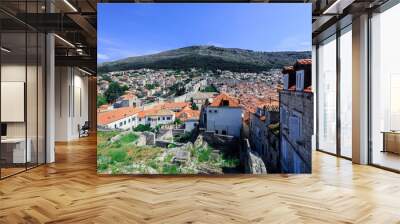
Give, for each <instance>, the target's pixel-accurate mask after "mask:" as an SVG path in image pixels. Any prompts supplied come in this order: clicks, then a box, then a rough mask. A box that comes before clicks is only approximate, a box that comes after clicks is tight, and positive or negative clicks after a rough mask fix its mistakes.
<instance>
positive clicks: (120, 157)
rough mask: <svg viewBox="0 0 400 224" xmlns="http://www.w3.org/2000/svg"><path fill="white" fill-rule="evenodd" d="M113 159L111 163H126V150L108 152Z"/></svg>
mask: <svg viewBox="0 0 400 224" xmlns="http://www.w3.org/2000/svg"><path fill="white" fill-rule="evenodd" d="M108 154H109V155H110V157H111V163H113V162H124V161H125V159H126V157H127V152H126V150H125V149H112V150H110V151H109V152H108Z"/></svg>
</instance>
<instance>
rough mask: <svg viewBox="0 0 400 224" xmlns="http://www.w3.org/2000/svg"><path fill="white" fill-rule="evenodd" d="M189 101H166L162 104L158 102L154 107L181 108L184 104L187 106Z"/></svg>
mask: <svg viewBox="0 0 400 224" xmlns="http://www.w3.org/2000/svg"><path fill="white" fill-rule="evenodd" d="M189 104H190V103H189V102H167V103H163V104H159V105H157V106H154V108H161V109H169V110H172V109H180V110H182V109H183V108H185V107H186V106H189Z"/></svg>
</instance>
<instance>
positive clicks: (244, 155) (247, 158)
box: [240, 139, 267, 174]
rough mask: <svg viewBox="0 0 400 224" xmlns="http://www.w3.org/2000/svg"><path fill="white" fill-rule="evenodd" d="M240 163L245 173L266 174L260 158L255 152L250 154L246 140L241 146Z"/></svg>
mask: <svg viewBox="0 0 400 224" xmlns="http://www.w3.org/2000/svg"><path fill="white" fill-rule="evenodd" d="M242 145H243V146H242V150H241V156H240V157H241V159H240V160H241V161H242V163H243V165H244V168H245V172H246V173H250V174H266V173H267V169H266V167H265V164H264V162H263V160H262V159H261V157H260V156H259V155H258V153H257V152H252V151H251V147H250V143H249V141H248V139H245V140H244V142H243V144H242Z"/></svg>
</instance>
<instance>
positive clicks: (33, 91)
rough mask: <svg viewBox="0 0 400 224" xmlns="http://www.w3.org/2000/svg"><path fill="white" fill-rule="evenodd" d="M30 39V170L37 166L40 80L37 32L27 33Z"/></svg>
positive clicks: (27, 86) (28, 115)
mask: <svg viewBox="0 0 400 224" xmlns="http://www.w3.org/2000/svg"><path fill="white" fill-rule="evenodd" d="M27 38H28V42H27V43H28V46H27V47H28V51H27V52H28V57H27V58H28V63H27V81H26V89H27V95H26V106H27V107H26V112H27V144H28V145H27V146H28V147H27V149H28V151H29V150H30V151H31V153H28V155H30V157H31V158H30V160H28V164H27V166H28V168H30V167H34V166H36V165H37V158H38V154H37V153H38V152H37V150H38V147H37V146H38V143H37V132H38V130H37V127H38V123H37V122H38V119H37V109H38V108H37V98H38V96H37V79H38V77H37V76H38V72H39V71H38V67H37V64H38V56H37V54H38V49H37V46H38V36H37V33H36V32H29V33H27Z"/></svg>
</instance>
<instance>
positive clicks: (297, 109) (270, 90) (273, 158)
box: [98, 59, 313, 174]
mask: <svg viewBox="0 0 400 224" xmlns="http://www.w3.org/2000/svg"><path fill="white" fill-rule="evenodd" d="M117 90H118V91H117ZM117 92H118V93H117ZM98 94H99V95H98V130H99V138H100V141H99V142H100V143H99V144H101V145H100V148H101V149H103V150H99V155H98V163H99V164H100V166H99V172H103V173H126V172H129V173H152V174H157V173H163V174H178V173H188V174H191V173H194V174H196V173H203V174H222V173H229V172H232V173H256V174H263V173H281V172H285V173H310V172H311V154H310V153H311V151H310V149H311V135H312V134H313V132H312V130H313V119H312V118H313V106H312V105H313V104H312V102H313V99H312V98H313V95H312V92H311V60H310V59H302V60H297V61H296V63H295V64H293V65H290V66H286V67H284V68H282V69H272V70H270V71H266V72H261V73H241V72H231V71H221V70H217V71H204V70H199V69H195V68H192V69H190V70H177V69H158V70H154V69H137V70H128V71H115V72H109V73H105V74H102V75H101V76H100V78H99V79H98ZM99 99H100V102H99ZM304 127H307V128H309V129H305V128H304ZM129 136H130V137H129ZM128 137H129V138H128ZM124 139H125V140H126V139H130V140H129V141H128V142H125V143H129V144H133V145H134V147H133V148H135V147H136V148H137V149H136V150H134V151H135V152H130V153H133V154H136V156H137V157H140V158H145V159H142V160H135V159H133V160H132V161H131V160H129V159H128V160H129V162H126V161H117V162H115V161H111V160H112V156H111V157H110V156H108V155H109V153H107V150H111V151H112V150H118V147H119V148H121V147H123V146H121V144H120V142H124ZM129 144H128V145H129ZM116 145H117V146H118V147H116ZM128 148H129V147H128ZM129 149H132V147H130V148H129ZM145 151H146V152H149V151H152V152H154V153H153V154H152V156H150V157H147V156H148V155H147V154H148V153H147V154H146V153H142V154H138V153H139V152H145ZM128 157H129V155H128V156H127V157H126V158H128ZM110 158H111V159H110ZM124 158H125V156H124ZM116 164H118V165H116ZM155 164H157V165H155ZM127 167H129V169H128V168H127Z"/></svg>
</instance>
